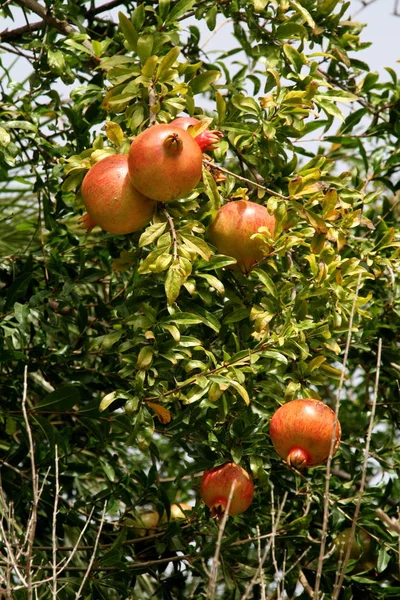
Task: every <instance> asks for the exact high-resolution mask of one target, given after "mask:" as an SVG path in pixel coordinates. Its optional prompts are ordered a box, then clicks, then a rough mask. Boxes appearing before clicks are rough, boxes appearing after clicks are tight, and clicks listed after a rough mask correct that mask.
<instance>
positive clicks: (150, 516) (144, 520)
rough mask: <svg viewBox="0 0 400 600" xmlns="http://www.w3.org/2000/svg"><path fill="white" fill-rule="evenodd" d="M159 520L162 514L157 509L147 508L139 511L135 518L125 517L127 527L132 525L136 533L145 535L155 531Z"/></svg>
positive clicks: (141, 535) (140, 535)
mask: <svg viewBox="0 0 400 600" xmlns="http://www.w3.org/2000/svg"><path fill="white" fill-rule="evenodd" d="M159 522H160V515H159V514H158V512H157V511H156V510H146V511H142V512H139V513H138V514H137V516H136V517H135V518H134V519H132V518H127V519H125V521H124V525H125V527H132V528H133V529H134V530H135V535H138V536H139V537H144V536H146V535H152V534H153V533H155V531H156V529H155V528H157V525H158V524H159Z"/></svg>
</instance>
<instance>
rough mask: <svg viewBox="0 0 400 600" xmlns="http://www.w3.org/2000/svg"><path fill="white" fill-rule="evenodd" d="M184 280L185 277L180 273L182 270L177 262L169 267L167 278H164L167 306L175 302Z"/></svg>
mask: <svg viewBox="0 0 400 600" xmlns="http://www.w3.org/2000/svg"><path fill="white" fill-rule="evenodd" d="M185 280H186V276H185V275H184V274H183V273H182V269H181V267H180V265H179V262H178V261H177V262H176V263H174V264H172V265H171V266H170V268H169V269H168V273H167V277H166V278H165V294H166V296H167V300H168V304H173V303H174V302H175V300H176V299H177V297H178V296H179V292H180V291H181V287H182V285H183V284H184V282H185Z"/></svg>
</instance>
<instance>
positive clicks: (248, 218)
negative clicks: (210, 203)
mask: <svg viewBox="0 0 400 600" xmlns="http://www.w3.org/2000/svg"><path fill="white" fill-rule="evenodd" d="M260 227H267V228H268V229H269V231H270V234H271V235H274V231H275V217H274V216H272V215H270V214H269V212H268V210H267V209H266V208H265V206H262V205H261V204H256V203H255V202H249V201H248V200H237V201H232V202H228V203H227V204H225V205H224V206H222V207H221V208H220V209H219V210H218V212H217V216H216V218H215V220H214V221H213V223H211V225H210V227H209V228H208V235H209V238H210V240H211V242H212V243H213V244H214V246H215V247H216V248H217V250H218V252H220V253H221V254H226V255H227V256H232V257H233V258H236V260H237V265H235V267H236V269H240V270H241V271H242V272H243V273H249V272H250V271H251V269H252V268H253V266H254V265H255V263H256V262H258V261H259V260H261V258H262V257H263V252H262V248H263V246H264V243H263V241H262V240H261V239H253V240H252V239H251V236H252V235H253V234H254V233H257V232H258V230H259V228H260Z"/></svg>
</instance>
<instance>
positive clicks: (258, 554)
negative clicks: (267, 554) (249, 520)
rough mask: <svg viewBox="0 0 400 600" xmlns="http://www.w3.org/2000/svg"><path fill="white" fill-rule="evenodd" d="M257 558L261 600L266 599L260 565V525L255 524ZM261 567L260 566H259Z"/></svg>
mask: <svg viewBox="0 0 400 600" xmlns="http://www.w3.org/2000/svg"><path fill="white" fill-rule="evenodd" d="M256 531H257V558H258V568H259V569H260V587H261V600H266V596H265V577H264V571H263V568H262V566H261V540H260V527H259V526H258V525H257V527H256ZM260 567H261V568H260Z"/></svg>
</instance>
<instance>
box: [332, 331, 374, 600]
mask: <svg viewBox="0 0 400 600" xmlns="http://www.w3.org/2000/svg"><path fill="white" fill-rule="evenodd" d="M381 355H382V338H379V340H378V352H377V357H376V375H375V385H374V392H373V397H372V406H371V415H370V419H369V425H368V432H367V439H366V441H365V449H364V462H363V466H362V473H361V483H360V489H359V491H358V497H357V503H356V507H355V510H354V517H353V521H352V524H351V530H350V534H349V540H348V544H347V548H346V554H345V556H344V560H343V564H342V569H341V573H340V577H339V581H338V584H337V586H336V587H335V589H334V590H333V596H332V600H337V598H338V597H339V594H340V590H341V588H342V585H343V580H344V577H345V574H346V568H347V564H348V562H349V559H350V554H351V547H352V544H353V540H354V534H355V531H356V527H357V519H358V515H359V514H360V509H361V502H362V497H363V494H364V489H365V482H366V480H367V466H368V459H369V447H370V444H371V437H372V429H373V427H374V418H375V408H376V400H377V397H378V386H379V375H380V368H381Z"/></svg>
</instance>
